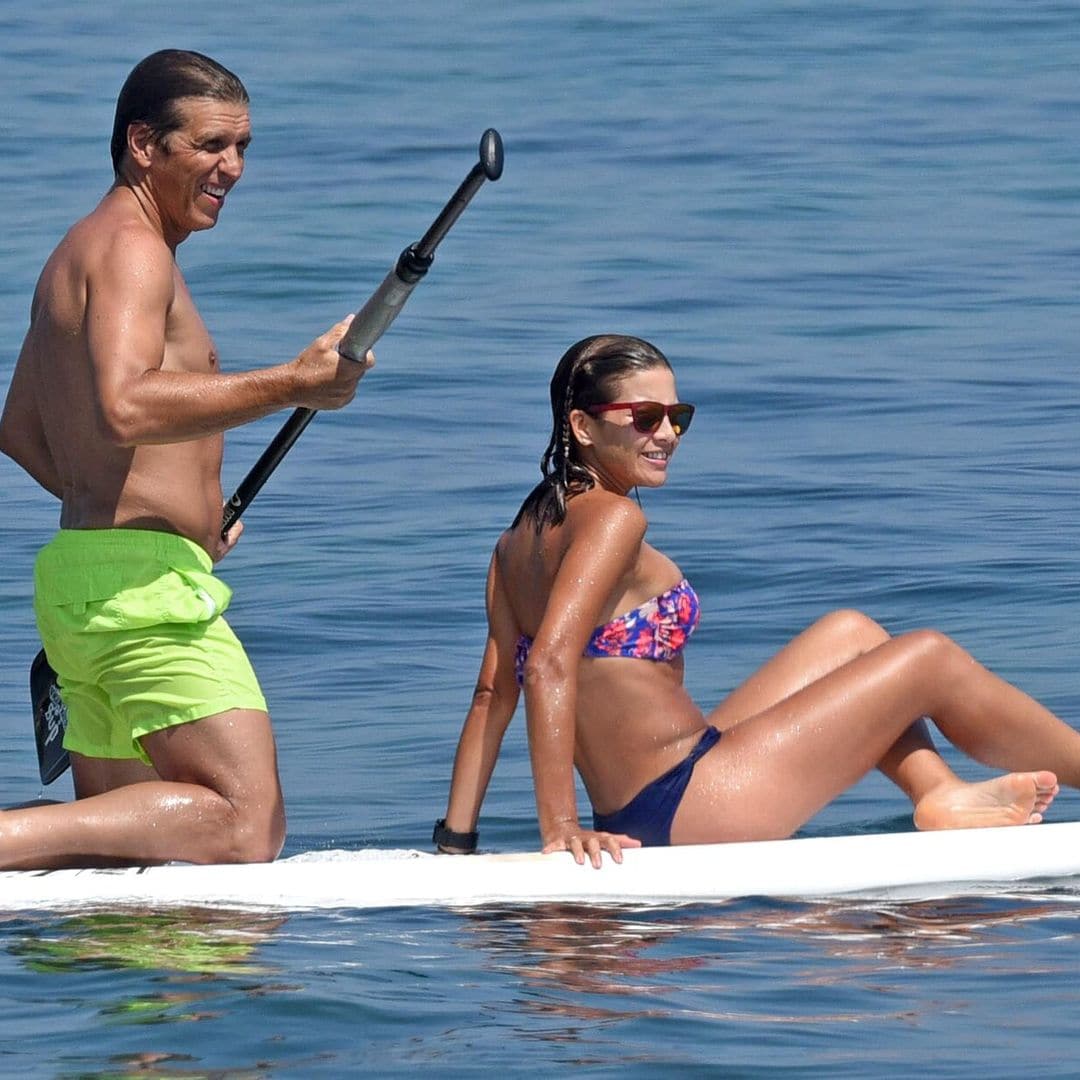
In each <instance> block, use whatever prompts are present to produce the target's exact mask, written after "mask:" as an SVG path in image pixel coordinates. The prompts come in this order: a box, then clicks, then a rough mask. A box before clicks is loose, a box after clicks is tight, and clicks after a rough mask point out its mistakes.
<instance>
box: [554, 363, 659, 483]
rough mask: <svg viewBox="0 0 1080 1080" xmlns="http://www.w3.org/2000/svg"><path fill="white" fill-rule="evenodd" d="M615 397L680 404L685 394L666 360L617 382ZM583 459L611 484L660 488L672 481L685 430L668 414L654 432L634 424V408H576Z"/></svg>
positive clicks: (574, 418)
mask: <svg viewBox="0 0 1080 1080" xmlns="http://www.w3.org/2000/svg"><path fill="white" fill-rule="evenodd" d="M611 400H612V401H619V402H634V401H658V402H660V403H661V404H663V405H674V404H676V403H677V402H678V400H679V397H678V394H677V393H676V390H675V375H674V374H673V372H672V371H671V369H670V368H668V367H665V366H663V365H661V364H658V365H656V366H655V367H652V368H649V369H648V370H646V371H638V372H635V373H634V374H632V375H628V376H627V377H626V378H624V379H620V380H619V382H618V383H617V384H616V385H615V386H614V387H613V390H612V395H611ZM570 422H571V426H572V428H573V432H574V437H575V439H576V440H577V444H578V447H579V451H580V455H581V460H582V463H583V464H584V465H586V466H587V467H588V468H589V469H590V471H592V472H593V473H595V474H596V476H597V478H598V479H599V481H600V483H601V484H603V486H604V487H605V488H608V489H609V490H612V491H618V492H620V493H621V494H626V493H627V492H628V491H629V490H630V489H631V488H634V487H660V485H661V484H663V483H664V482H665V481H666V480H667V470H668V464H669V462H670V461H671V456H672V454H674V453H675V448H676V447H677V446H678V445H679V435H678V434H677V433H676V431H675V429H674V428H673V427H672V426H671V419H670V417H668V416H664V418H663V419H662V420H661V421H660V426H659V427H658V428H657V429H656V430H655V431H653V432H651V433H643V432H640V431H638V430H637V428H635V427H634V416H633V413H632V411H631V410H630V409H614V410H611V411H609V412H603V413H599V414H598V415H595V416H592V415H589V414H588V413H586V412H584V411H582V410H580V409H575V410H574V411H573V412H572V413H571V415H570Z"/></svg>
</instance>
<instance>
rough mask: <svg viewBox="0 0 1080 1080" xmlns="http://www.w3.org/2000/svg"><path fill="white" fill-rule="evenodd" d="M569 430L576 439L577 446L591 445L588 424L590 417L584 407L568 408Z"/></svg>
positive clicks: (591, 438) (590, 432)
mask: <svg viewBox="0 0 1080 1080" xmlns="http://www.w3.org/2000/svg"><path fill="white" fill-rule="evenodd" d="M569 419H570V432H571V434H572V435H573V436H574V438H575V439H576V440H577V443H578V446H592V444H593V437H592V431H590V426H591V423H592V417H591V416H589V414H588V413H587V412H586V411H585V410H584V409H571V410H570V417H569Z"/></svg>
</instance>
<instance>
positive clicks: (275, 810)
mask: <svg viewBox="0 0 1080 1080" xmlns="http://www.w3.org/2000/svg"><path fill="white" fill-rule="evenodd" d="M285 833H286V825H285V810H284V807H283V806H282V805H281V802H280V800H279V801H278V802H277V803H276V805H274V806H272V807H267V808H261V807H260V808H255V809H252V810H249V811H247V812H243V811H241V812H239V813H238V814H237V815H236V819H235V825H234V827H233V829H232V835H231V837H230V842H229V848H230V851H229V857H228V859H227V861H228V862H234V863H266V862H273V861H274V860H275V859H276V858H277V857H278V855H280V854H281V849H282V848H283V847H284V846H285Z"/></svg>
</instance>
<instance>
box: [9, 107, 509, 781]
mask: <svg viewBox="0 0 1080 1080" xmlns="http://www.w3.org/2000/svg"><path fill="white" fill-rule="evenodd" d="M502 170H503V147H502V139H501V138H500V137H499V133H498V132H497V131H496V130H495V129H494V128H488V130H487V131H485V132H484V134H483V136H482V137H481V139H480V160H479V161H478V162H477V163H476V164H475V165H474V166H473V167H472V169H471V170H470V171H469V175H468V176H466V177H465V179H464V180H463V181H462V182H461V184H460V186H459V187H458V189H457V191H455V192H454V194H453V196H452V197H451V199H450V201H449V202H448V203H447V204H446V206H444V207H443V209H442V212H441V213H440V214H439V216H438V217H437V218H436V219H435V220H434V221H433V222H432V224H431V227H430V228H429V229H428V231H427V232H426V233H424V235H423V237H421V239H420V240H418V241H417V242H416V243H415V244H410V245H409V246H408V247H407V248H406V249H405V250H404V251H403V252H402V253H401V254H400V255H399V256H398V260H397V263H396V264H395V265H394V268H393V269H392V270H391V271H390V272H389V273H388V274H387V275H386V277H385V278H384V279H383V282H382V284H381V285H380V286H379V287H378V288H377V289H376V290H375V292H374V293H372V295H371V297H370V299H369V300H368V301H367V303H365V304H364V306H363V307H362V308H361V309H360V310H359V311H358V312H357V313H356V316H355V317H354V318H353V321H352V323H351V324H350V326H349V329H348V330H347V331H346V332H345V336H344V337H343V338H342V339H341V342H340V343H339V345H338V352H340V353H341V355H342V356H344V357H347V358H348V359H350V360H354V361H360V360H362V359H363V358H364V356H365V355H366V354H367V351H368V349H370V348H371V346H372V345H374V344H375V342H376V341H378V340H379V338H380V337H382V335H383V333H384V332H385V331H386V329H387V328H388V327H389V326H390V324H391V323H392V322H393V321H394V320H395V319H396V318H397V316H398V313H399V312H400V311H401V309H402V307H403V306H404V304H405V301H406V300H408V299H409V296H410V295H411V294H412V291H413V289H415V288H416V286H417V285H418V284H419V283H420V281H421V279H422V278H423V276H424V275H425V274H426V273H427V272H428V269H429V268H430V267H431V264H432V262H433V260H434V258H435V249H436V248H437V247H438V246H439V243H440V241H441V240H442V238H443V237H444V236H445V235H446V234H447V233H448V232H449V231H450V228H451V226H452V225H453V224H454V222H455V221H457V219H458V218H459V217H460V216H461V213H462V211H463V210H464V209H465V207H466V206H468V205H469V202H470V200H471V199H472V197H473V196H474V195H475V194H476V192H477V191H479V190H480V187H481V185H482V184H483V183H484V181H485V180H498V179H499V177H500V176H502ZM315 413H316V410H315V409H303V408H301V409H296V410H295V411H294V412H293V414H292V416H290V417H289V419H288V420H287V421H286V422H285V424H284V426H283V427H282V428H281V430H280V431H279V432H278V433H277V435H275V436H274V439H273V441H272V442H271V443H270V445H269V446H268V447H267V448H266V450H265V451H263V454H262V456H261V457H260V458H259V460H258V461H257V462H256V463H255V465H254V466H253V467H252V469H251V471H250V472H249V473H248V474H247V476H245V477H244V479H243V480H242V481H241V483H240V486H239V487H238V488H237V489H236V492H235V493H234V494H233V496H232V498H231V499H229V501H228V502H227V503H226V504H225V513H224V518H223V521H222V526H221V532H222V535H223V536H224V535H225V533H227V532H228V531H229V528H230V527H231V526H232V525H233V524H234V523H235V522H236V520H237V519H238V518H239V517H240V515H241V514H242V513H243V512H244V511H245V510H246V509H247V508H248V506H249V505H250V504H251V501H252V499H254V498H255V496H256V495H257V494H258V493H259V491H260V490H261V488H262V486H263V485H264V484H265V483H266V481H267V480H268V479H269V478H270V475H271V473H273V471H274V470H275V469H276V468H277V467H278V465H279V464H280V463H281V460H282V458H284V457H285V455H286V454H287V453H288V452H289V449H290V448H291V447H292V445H293V443H295V442H296V440H297V439H298V438H299V437H300V434H301V433H302V432H303V430H304V428H306V427H307V426H308V424H309V423H310V422H311V420H312V418H313V417H314V416H315ZM30 700H31V704H32V705H33V710H34V739H35V741H36V743H37V755H38V770H39V772H40V773H41V782H42V783H43V784H51V783H52V782H53V781H54V780H55V779H56V778H57V777H59V776H61V775H63V773H64V772H65V771H66V769H67V768H68V766H69V765H70V764H71V762H70V760H69V758H68V753H67V751H66V750H65V749H64V731H65V729H66V727H67V714H66V712H65V710H64V703H63V701H62V700H61V698H60V691H59V688H58V687H57V683H56V673H55V672H54V671H53V669H52V668H51V667H50V666H49V662H48V660H47V659H46V657H45V652H44V650H42V651H40V652H39V653H38V654H37V656H36V657H35V658H34V662H33V664H32V665H31V667H30Z"/></svg>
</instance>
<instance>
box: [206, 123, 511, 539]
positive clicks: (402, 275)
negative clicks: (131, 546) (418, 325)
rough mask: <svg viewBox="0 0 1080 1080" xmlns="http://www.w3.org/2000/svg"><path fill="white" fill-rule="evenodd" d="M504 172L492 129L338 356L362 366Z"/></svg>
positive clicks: (258, 466) (234, 509) (235, 514)
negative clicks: (467, 212) (473, 206)
mask: <svg viewBox="0 0 1080 1080" xmlns="http://www.w3.org/2000/svg"><path fill="white" fill-rule="evenodd" d="M502 170H503V148H502V139H501V138H500V137H499V133H498V132H497V131H496V130H495V129H494V128H488V129H487V131H485V132H484V134H483V136H482V137H481V139H480V160H479V161H478V162H477V163H476V164H475V165H474V166H473V167H472V169H471V170H470V171H469V175H468V176H466V177H465V179H464V180H463V181H462V182H461V185H460V186H459V187H458V189H457V191H455V192H454V194H453V196H452V197H451V199H450V201H449V202H448V203H447V204H446V206H444V207H443V209H442V212H441V213H440V214H439V216H438V217H437V218H436V219H435V220H434V221H433V222H432V224H431V228H429V229H428V231H427V232H426V233H424V235H423V237H421V239H420V240H418V241H417V242H416V243H415V244H410V245H409V246H408V247H407V248H406V249H405V250H404V251H403V252H402V253H401V254H400V255H399V256H398V260H397V263H396V264H395V265H394V268H393V269H392V270H391V271H390V272H389V273H388V274H387V275H386V277H385V278H384V279H383V282H382V284H381V285H380V286H379V287H378V288H377V289H376V290H375V292H374V293H372V295H371V297H370V299H369V300H368V301H367V303H365V304H364V306H363V307H362V308H361V309H360V310H359V311H358V312H357V313H356V315H355V317H354V318H353V321H352V323H351V324H350V326H349V329H348V330H346V331H345V336H344V337H343V338H342V339H341V341H340V342H339V344H338V352H339V353H341V355H342V356H344V357H347V358H348V359H349V360H355V361H360V360H362V359H363V358H364V356H366V355H367V351H368V349H370V348H371V346H372V345H374V344H375V342H376V341H378V340H379V338H380V337H382V335H383V333H384V332H385V331H386V329H387V327H388V326H389V325H390V324H391V323H392V322H393V321H394V320H395V319H396V318H397V316H398V313H399V312H400V311H401V309H402V307H403V306H404V304H405V301H406V300H408V299H409V297H410V296H411V295H412V291H413V289H415V288H416V286H417V285H418V284H419V283H420V281H421V280H422V279H423V277H424V275H425V274H426V273H427V272H428V269H429V267H430V266H431V264H432V261H433V260H434V258H435V249H436V248H437V247H438V246H439V243H440V242H441V240H442V238H443V237H444V236H445V235H446V234H447V233H448V232H449V231H450V228H451V226H452V225H453V224H454V222H455V221H457V219H458V218H459V217H460V216H461V213H462V211H463V210H464V209H465V207H466V206H468V205H469V201H470V200H471V199H472V197H473V196H474V195H475V194H476V193H477V191H479V190H480V186H481V185H482V184H483V183H484V181H485V180H498V179H499V177H500V176H502ZM317 411H318V410H316V409H305V408H300V409H296V410H295V411H294V412H293V414H292V416H290V417H289V419H288V420H286V421H285V424H284V425H283V426H282V428H281V430H280V431H279V432H278V433H277V435H275V436H274V438H273V440H272V442H271V443H270V445H269V446H268V447H267V448H266V449H265V450H264V451H263V453H262V456H261V457H260V458H259V460H258V461H256V462H255V464H254V466H252V468H251V471H250V472H249V473H248V474H247V476H245V477H244V479H243V480H242V481H241V482H240V485H239V487H237V489H236V491H235V493H234V494H233V496H232V498H231V499H229V501H228V503H226V504H225V513H224V516H223V520H222V525H221V534H222V536H224V535H225V533H227V532H228V531H229V528H230V527H231V526H232V525H233V523H234V522H235V521H236V520H237V519H238V518H239V517H240V515H241V514H242V513H243V512H244V511H245V510H246V509H247V508H248V506H249V505H250V504H251V501H252V499H254V498H255V496H256V495H257V494H258V493H259V491H260V490H261V489H262V486H263V484H265V483H266V481H267V480H268V479H269V478H270V475H271V474H272V473H273V471H274V470H275V469H276V468H277V467H278V465H280V464H281V460H282V458H284V457H285V455H286V454H287V453H288V452H289V450H290V449H291V448H292V445H293V443H295V442H296V440H297V439H299V438H300V435H301V434H302V432H303V430H304V428H306V427H307V426H308V424H310V423H311V421H312V419H313V417H314V416H315V414H316V412H317Z"/></svg>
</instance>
